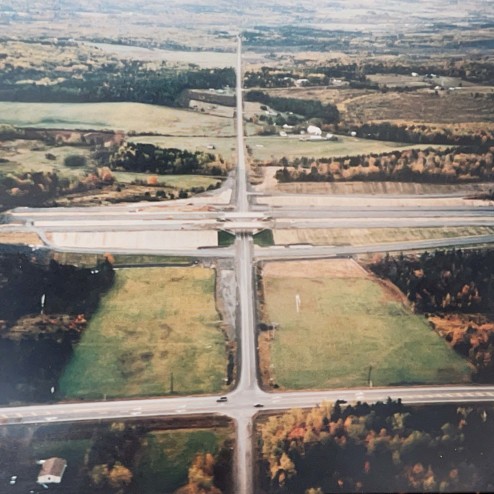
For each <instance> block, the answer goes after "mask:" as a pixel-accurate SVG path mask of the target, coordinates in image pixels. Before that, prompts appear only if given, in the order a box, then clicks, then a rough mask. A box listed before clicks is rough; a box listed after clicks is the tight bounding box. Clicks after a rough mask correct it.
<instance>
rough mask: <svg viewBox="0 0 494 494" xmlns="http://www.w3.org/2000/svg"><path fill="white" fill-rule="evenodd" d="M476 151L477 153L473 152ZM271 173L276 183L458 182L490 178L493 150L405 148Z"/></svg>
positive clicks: (294, 164)
mask: <svg viewBox="0 0 494 494" xmlns="http://www.w3.org/2000/svg"><path fill="white" fill-rule="evenodd" d="M475 151H477V152H475ZM276 164H278V165H283V168H282V169H279V170H277V171H276V173H275V177H276V179H277V180H278V181H279V182H282V183H284V182H340V181H399V182H424V183H460V182H478V181H489V180H492V179H493V178H494V173H493V165H494V154H493V149H492V148H489V149H484V148H481V149H478V150H472V149H470V148H458V149H445V150H439V149H434V148H428V149H424V150H418V149H407V150H403V151H393V152H391V153H380V154H377V153H372V154H364V155H359V156H346V157H343V158H319V159H310V158H307V157H301V158H294V159H293V160H288V159H287V158H285V157H284V158H282V159H281V160H280V161H279V162H278V163H276Z"/></svg>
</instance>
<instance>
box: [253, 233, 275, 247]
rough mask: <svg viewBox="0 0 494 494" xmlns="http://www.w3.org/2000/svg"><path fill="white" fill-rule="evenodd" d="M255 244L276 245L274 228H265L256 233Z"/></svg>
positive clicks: (263, 245) (261, 245)
mask: <svg viewBox="0 0 494 494" xmlns="http://www.w3.org/2000/svg"><path fill="white" fill-rule="evenodd" d="M254 244H256V245H258V246H259V247H269V246H271V245H274V237H273V231H272V230H263V231H262V232H259V233H256V234H255V235H254Z"/></svg>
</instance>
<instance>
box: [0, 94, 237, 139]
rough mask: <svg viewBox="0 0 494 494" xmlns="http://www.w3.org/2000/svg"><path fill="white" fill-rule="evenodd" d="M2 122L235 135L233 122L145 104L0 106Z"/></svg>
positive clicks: (7, 102) (185, 134)
mask: <svg viewBox="0 0 494 494" xmlns="http://www.w3.org/2000/svg"><path fill="white" fill-rule="evenodd" d="M0 115H2V122H3V123H4V124H8V125H14V126H18V127H41V128H57V129H58V128H64V129H92V130H101V129H118V130H123V131H124V132H127V133H132V132H136V133H146V132H154V133H158V134H167V135H182V136H189V135H198V136H209V135H233V134H234V129H233V120H232V119H227V118H221V117H216V116H213V115H205V114H202V113H198V112H193V111H188V110H181V109H177V108H169V107H165V106H157V105H148V104H144V103H19V102H11V101H2V102H0Z"/></svg>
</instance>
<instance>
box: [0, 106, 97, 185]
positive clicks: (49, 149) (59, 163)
mask: <svg viewBox="0 0 494 494" xmlns="http://www.w3.org/2000/svg"><path fill="white" fill-rule="evenodd" d="M0 104H1V103H0ZM48 153H50V154H52V155H53V156H55V159H48V158H47V157H46V154H48ZM90 154H91V152H90V150H89V148H87V147H82V146H77V147H74V146H48V145H46V144H44V143H43V142H41V141H32V140H22V139H18V140H15V141H3V142H1V145H0V158H2V159H4V160H8V162H6V163H0V173H2V174H6V173H11V172H14V173H23V172H31V171H36V172H49V171H53V170H55V171H57V173H59V174H60V175H61V176H63V177H81V176H83V175H84V173H85V172H86V171H87V168H86V167H81V168H71V167H68V166H65V165H64V159H65V158H66V157H67V156H70V155H79V156H85V157H86V158H87V160H88V164H91V161H90V159H89V158H90Z"/></svg>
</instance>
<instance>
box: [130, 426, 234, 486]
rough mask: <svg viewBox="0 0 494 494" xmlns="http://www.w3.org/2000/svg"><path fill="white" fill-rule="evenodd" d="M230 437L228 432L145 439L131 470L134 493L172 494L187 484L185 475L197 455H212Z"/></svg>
mask: <svg viewBox="0 0 494 494" xmlns="http://www.w3.org/2000/svg"><path fill="white" fill-rule="evenodd" d="M231 435H232V431H231V430H230V429H227V428H215V429H214V431H213V430H212V429H187V430H181V429H179V430H172V431H155V432H150V433H148V434H147V435H146V436H145V438H144V441H145V444H146V448H145V450H144V452H143V454H142V455H140V458H139V461H138V463H137V465H136V466H135V467H134V469H133V470H134V478H135V479H136V483H135V488H136V492H142V493H146V494H162V493H164V492H175V491H176V490H177V489H178V488H179V487H181V486H182V485H184V484H186V483H187V472H188V469H189V467H190V465H191V463H192V461H193V460H194V458H195V456H196V455H197V454H198V453H203V452H210V453H212V454H215V453H217V452H218V450H219V449H220V447H221V444H222V443H223V442H224V441H225V439H227V438H228V437H229V436H231Z"/></svg>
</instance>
